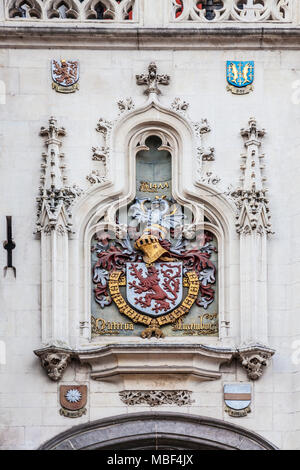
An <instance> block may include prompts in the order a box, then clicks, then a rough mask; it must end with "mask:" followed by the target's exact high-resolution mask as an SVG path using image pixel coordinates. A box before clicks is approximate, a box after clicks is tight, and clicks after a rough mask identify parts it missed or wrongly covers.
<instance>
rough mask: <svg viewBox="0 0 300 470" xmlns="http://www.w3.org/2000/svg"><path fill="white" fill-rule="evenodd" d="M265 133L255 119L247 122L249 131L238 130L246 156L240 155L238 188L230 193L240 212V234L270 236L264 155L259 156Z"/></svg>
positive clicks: (238, 224)
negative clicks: (243, 140)
mask: <svg viewBox="0 0 300 470" xmlns="http://www.w3.org/2000/svg"><path fill="white" fill-rule="evenodd" d="M265 133H266V131H265V129H259V128H258V126H257V122H256V119H255V118H250V119H249V127H248V128H246V129H241V135H242V137H245V143H244V145H245V147H246V149H247V153H246V154H243V155H242V159H243V162H242V165H241V170H242V174H241V184H240V187H239V188H238V189H237V190H236V191H234V192H233V193H232V196H233V198H234V199H235V201H236V205H237V207H238V210H239V213H238V216H237V219H238V220H237V224H236V226H237V231H238V232H239V233H244V234H249V233H251V232H252V231H257V232H258V233H261V232H264V231H265V232H266V233H268V234H269V233H272V231H271V223H270V212H269V207H268V202H269V201H268V199H267V197H266V194H267V188H265V186H264V183H265V180H266V178H264V176H263V174H262V170H263V168H264V166H263V165H262V163H261V160H262V159H263V158H264V154H261V153H260V147H261V138H262V137H263V136H264V135H265Z"/></svg>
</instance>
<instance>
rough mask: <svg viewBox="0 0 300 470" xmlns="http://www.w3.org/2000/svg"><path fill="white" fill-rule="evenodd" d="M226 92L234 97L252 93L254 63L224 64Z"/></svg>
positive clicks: (235, 61) (230, 62) (230, 61)
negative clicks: (226, 83) (229, 92)
mask: <svg viewBox="0 0 300 470" xmlns="http://www.w3.org/2000/svg"><path fill="white" fill-rule="evenodd" d="M226 78H227V82H228V85H227V90H228V91H231V93H233V94H235V95H245V94H246V93H249V92H250V91H253V81H254V61H253V60H248V61H240V60H228V61H227V64H226Z"/></svg>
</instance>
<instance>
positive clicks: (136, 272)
mask: <svg viewBox="0 0 300 470" xmlns="http://www.w3.org/2000/svg"><path fill="white" fill-rule="evenodd" d="M162 266H166V267H167V269H166V270H165V271H163V275H164V280H163V283H162V287H163V289H162V287H161V286H160V284H159V271H158V269H157V268H156V267H155V266H154V265H151V266H148V267H147V277H144V276H143V270H142V269H138V268H137V267H136V265H135V264H131V265H130V270H131V271H130V274H131V275H132V276H136V278H137V279H138V280H139V284H137V283H136V281H132V282H130V283H129V287H130V289H134V292H135V293H136V294H142V293H144V292H145V293H146V295H145V297H144V298H138V297H136V298H135V301H136V303H137V304H140V305H141V306H142V307H150V306H151V303H152V300H154V301H155V304H154V307H153V310H154V311H155V312H156V313H158V312H160V311H164V312H166V311H167V310H168V309H170V304H171V305H174V304H175V301H176V299H177V297H178V292H179V287H180V283H179V278H180V276H181V266H180V267H178V266H176V269H177V270H176V273H175V274H173V272H172V270H173V269H174V268H172V267H171V266H170V265H168V264H165V263H163V264H161V267H162ZM164 289H165V290H164ZM167 292H169V294H171V295H172V297H170V296H169V295H168V293H167Z"/></svg>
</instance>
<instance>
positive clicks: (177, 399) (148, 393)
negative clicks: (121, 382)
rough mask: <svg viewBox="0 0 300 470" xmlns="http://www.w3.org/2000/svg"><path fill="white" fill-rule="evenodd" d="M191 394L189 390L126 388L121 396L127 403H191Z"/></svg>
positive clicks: (154, 404) (130, 404)
mask: <svg viewBox="0 0 300 470" xmlns="http://www.w3.org/2000/svg"><path fill="white" fill-rule="evenodd" d="M191 394H192V392H190V391H188V390H126V391H123V392H120V393H119V395H120V398H121V400H122V402H123V403H125V405H128V406H135V405H150V406H151V407H153V406H159V405H177V406H184V405H191V404H192V400H191Z"/></svg>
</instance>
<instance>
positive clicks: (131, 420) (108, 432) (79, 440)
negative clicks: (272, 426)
mask: <svg viewBox="0 0 300 470" xmlns="http://www.w3.org/2000/svg"><path fill="white" fill-rule="evenodd" d="M40 449H41V450H116V449H117V450H121V449H126V450H145V449H150V450H156V449H162V450H163V449H165V450H166V449H174V450H187V449H194V450H277V448H276V447H275V446H274V445H273V444H271V443H270V442H268V441H267V440H266V439H264V438H263V437H262V436H260V435H258V434H256V433H254V432H252V431H248V430H247V429H245V428H242V427H240V426H236V425H233V424H230V423H226V422H224V421H221V420H217V419H213V418H207V417H203V416H195V415H187V414H182V413H155V412H149V413H148V412H144V413H134V414H126V415H120V416H113V417H110V418H104V419H100V420H98V421H94V422H91V423H88V424H83V425H79V426H75V427H73V428H71V429H69V430H67V431H65V432H63V433H61V434H59V435H58V436H55V437H54V438H52V439H50V440H49V441H48V442H46V443H45V444H43V445H42V446H41V447H40Z"/></svg>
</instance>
